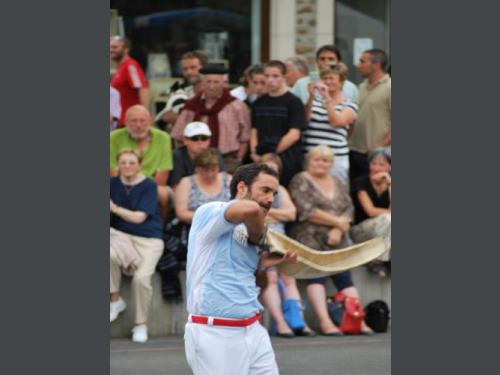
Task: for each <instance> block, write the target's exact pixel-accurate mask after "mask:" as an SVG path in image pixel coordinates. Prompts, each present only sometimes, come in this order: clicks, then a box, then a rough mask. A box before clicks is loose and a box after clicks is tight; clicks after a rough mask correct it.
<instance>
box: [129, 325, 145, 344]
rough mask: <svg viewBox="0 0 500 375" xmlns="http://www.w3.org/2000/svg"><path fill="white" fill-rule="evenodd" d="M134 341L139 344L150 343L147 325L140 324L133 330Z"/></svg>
mask: <svg viewBox="0 0 500 375" xmlns="http://www.w3.org/2000/svg"><path fill="white" fill-rule="evenodd" d="M132 341H133V342H137V343H145V342H146V341H148V327H147V326H146V325H145V324H139V325H137V326H135V327H134V328H133V329H132Z"/></svg>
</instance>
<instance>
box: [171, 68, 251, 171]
mask: <svg viewBox="0 0 500 375" xmlns="http://www.w3.org/2000/svg"><path fill="white" fill-rule="evenodd" d="M200 73H201V74H202V80H203V90H202V92H200V93H199V94H197V95H196V96H195V97H194V98H192V99H190V100H188V101H187V102H186V104H185V105H184V109H183V110H182V112H181V114H180V115H179V117H178V118H177V121H176V123H175V125H174V127H173V129H172V132H171V135H172V138H174V139H175V140H176V141H177V143H178V145H182V139H183V133H184V128H185V127H186V125H187V124H189V123H190V122H193V121H202V122H205V123H207V124H208V126H209V129H210V132H211V133H212V138H211V140H210V146H211V147H215V148H217V149H218V150H219V151H220V152H221V154H222V157H223V159H224V164H225V165H226V168H227V170H228V172H229V173H233V172H234V171H235V170H236V168H238V166H240V164H241V161H242V159H243V156H244V155H245V153H246V152H247V150H248V139H249V137H250V114H249V111H248V108H247V106H246V105H245V103H243V102H242V101H241V100H238V99H236V98H235V97H233V96H231V94H230V93H229V90H228V89H226V88H224V75H225V74H226V70H225V69H224V68H222V67H220V66H217V65H206V66H205V67H203V69H201V70H200Z"/></svg>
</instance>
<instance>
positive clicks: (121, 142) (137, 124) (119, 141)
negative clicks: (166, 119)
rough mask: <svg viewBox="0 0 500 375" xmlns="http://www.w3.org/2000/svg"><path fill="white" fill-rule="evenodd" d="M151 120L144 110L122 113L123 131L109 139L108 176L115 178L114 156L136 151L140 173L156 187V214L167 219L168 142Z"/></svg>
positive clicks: (170, 148) (170, 146)
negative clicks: (126, 150)
mask: <svg viewBox="0 0 500 375" xmlns="http://www.w3.org/2000/svg"><path fill="white" fill-rule="evenodd" d="M152 123H153V119H152V117H151V115H150V113H149V111H148V110H147V108H146V107H143V106H142V105H135V106H132V107H130V108H129V109H128V110H127V113H126V114H125V128H122V129H117V130H115V131H113V132H111V134H110V136H109V152H110V174H111V176H116V175H117V173H118V171H117V169H116V156H117V155H118V153H119V152H120V151H121V150H123V149H133V150H137V151H138V152H139V154H140V155H141V157H142V164H141V172H142V174H144V175H145V176H146V177H151V178H153V179H154V180H155V182H156V185H157V186H158V199H159V204H160V213H161V215H162V218H163V220H164V222H166V219H167V212H168V197H169V189H168V188H167V186H166V185H167V180H168V175H169V173H170V171H171V170H172V167H173V166H172V142H171V139H170V136H169V135H168V134H167V133H165V132H164V131H162V130H159V129H156V128H154V127H152V126H151V125H152Z"/></svg>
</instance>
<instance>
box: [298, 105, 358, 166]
mask: <svg viewBox="0 0 500 375" xmlns="http://www.w3.org/2000/svg"><path fill="white" fill-rule="evenodd" d="M344 108H349V109H350V110H352V111H353V112H354V114H355V116H357V113H358V106H357V104H356V103H353V102H351V101H350V100H348V99H346V100H345V101H343V102H342V103H340V104H337V105H336V106H335V111H336V112H341V111H342V110H343V109H344ZM348 129H349V126H345V127H342V128H334V127H333V126H332V125H330V121H329V120H328V111H327V110H326V108H325V106H324V105H323V103H321V102H320V101H318V100H316V99H313V102H312V108H311V118H310V120H309V123H308V125H307V129H306V130H305V131H304V132H303V133H302V145H303V146H302V149H303V152H304V153H307V152H308V151H309V150H310V149H311V148H313V147H315V146H318V145H327V146H329V147H331V148H332V149H333V151H334V152H335V155H336V156H342V155H348V154H349V147H348V144H347V132H348Z"/></svg>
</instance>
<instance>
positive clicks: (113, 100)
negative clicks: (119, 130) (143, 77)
mask: <svg viewBox="0 0 500 375" xmlns="http://www.w3.org/2000/svg"><path fill="white" fill-rule="evenodd" d="M121 115H122V106H121V104H120V92H119V91H118V90H117V89H115V88H114V87H112V86H109V131H112V130H114V129H115V128H116V126H117V125H118V120H120V117H121Z"/></svg>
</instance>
